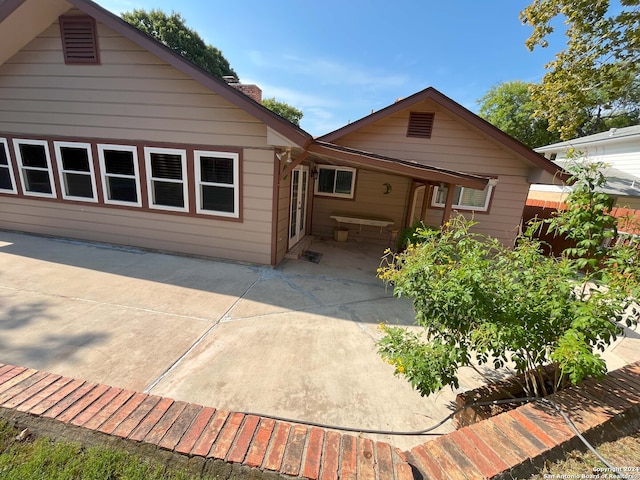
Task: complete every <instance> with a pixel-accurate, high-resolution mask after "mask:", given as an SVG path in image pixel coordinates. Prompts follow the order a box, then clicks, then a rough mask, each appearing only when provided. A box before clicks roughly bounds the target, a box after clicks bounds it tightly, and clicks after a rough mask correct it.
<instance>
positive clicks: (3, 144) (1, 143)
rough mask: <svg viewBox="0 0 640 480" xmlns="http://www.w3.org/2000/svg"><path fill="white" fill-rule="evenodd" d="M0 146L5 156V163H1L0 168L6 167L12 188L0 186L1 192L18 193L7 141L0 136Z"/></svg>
mask: <svg viewBox="0 0 640 480" xmlns="http://www.w3.org/2000/svg"><path fill="white" fill-rule="evenodd" d="M0 148H4V153H5V155H6V157H7V165H6V166H5V165H1V166H0V168H7V169H8V170H9V180H10V181H11V187H12V188H0V192H1V193H18V186H17V185H16V179H15V176H14V175H13V162H12V160H11V153H10V152H9V142H7V139H6V138H0Z"/></svg>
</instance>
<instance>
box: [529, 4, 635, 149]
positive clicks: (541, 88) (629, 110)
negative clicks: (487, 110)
mask: <svg viewBox="0 0 640 480" xmlns="http://www.w3.org/2000/svg"><path fill="white" fill-rule="evenodd" d="M620 3H621V4H622V8H619V7H618V6H617V5H616V6H614V7H611V6H610V2H609V1H608V0H534V1H533V2H532V3H531V5H529V6H527V7H526V8H525V9H524V10H523V11H522V12H521V13H520V20H521V21H522V23H524V24H527V25H529V26H531V27H532V28H533V31H532V33H531V36H530V37H529V38H528V39H527V41H526V42H525V44H526V46H527V48H529V50H533V49H534V48H536V47H543V48H545V47H547V46H548V43H547V37H548V36H549V35H550V34H551V33H552V32H553V30H554V23H555V22H554V20H555V19H556V18H557V17H561V18H562V20H563V21H564V25H566V32H565V34H566V37H567V44H566V48H565V49H564V50H563V51H561V52H559V53H558V54H557V55H556V58H555V60H553V61H552V62H550V63H549V64H547V65H546V66H545V68H546V69H547V73H546V75H545V76H544V77H543V79H542V83H541V84H538V85H534V86H533V87H532V88H531V99H532V100H533V101H534V102H535V103H536V104H537V109H536V111H535V113H534V116H535V117H536V118H538V119H540V120H546V121H548V124H549V129H550V130H551V131H554V132H557V133H559V134H560V136H561V137H562V139H565V140H568V139H572V138H575V137H578V136H584V135H588V134H591V133H596V132H600V131H605V130H607V129H609V128H612V127H620V126H628V125H635V124H636V123H638V120H639V119H640V103H639V97H638V94H639V92H638V87H639V84H638V83H639V82H638V79H639V76H638V63H639V60H640V22H638V18H639V16H640V12H639V8H638V4H639V2H637V1H636V0H625V1H622V2H620Z"/></svg>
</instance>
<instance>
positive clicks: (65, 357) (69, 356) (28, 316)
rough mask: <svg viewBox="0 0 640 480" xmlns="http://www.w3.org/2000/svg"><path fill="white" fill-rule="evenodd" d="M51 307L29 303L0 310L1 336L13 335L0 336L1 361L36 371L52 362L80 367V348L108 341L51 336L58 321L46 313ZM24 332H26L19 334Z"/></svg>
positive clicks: (82, 336) (95, 337) (87, 335)
mask: <svg viewBox="0 0 640 480" xmlns="http://www.w3.org/2000/svg"><path fill="white" fill-rule="evenodd" d="M50 306H51V305H50V304H49V303H48V302H31V303H23V304H21V305H19V306H12V307H9V308H8V309H6V310H5V309H0V311H3V313H2V314H1V315H0V332H9V331H11V332H12V333H11V335H6V334H0V361H2V362H8V363H11V364H14V365H21V366H25V367H31V368H38V369H42V368H45V367H48V366H49V365H50V364H51V362H65V363H69V364H73V363H77V364H80V363H82V362H83V360H82V359H81V358H74V357H75V356H76V354H78V353H79V350H80V349H81V348H83V347H91V346H95V345H98V344H101V343H104V342H106V341H107V339H108V336H109V335H107V334H105V333H97V332H96V333H91V332H78V333H71V334H69V333H54V332H55V331H56V329H57V325H56V321H57V320H58V318H57V317H55V316H54V315H51V314H50V313H49V312H48V311H49V309H50ZM23 328H24V329H25V332H24V334H20V330H21V329H23ZM16 333H17V334H19V335H16Z"/></svg>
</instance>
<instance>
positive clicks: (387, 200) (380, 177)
mask: <svg viewBox="0 0 640 480" xmlns="http://www.w3.org/2000/svg"><path fill="white" fill-rule="evenodd" d="M385 183H389V184H391V192H390V193H389V194H385V191H386V187H385V185H384V184H385ZM410 190H411V180H410V179H408V178H406V177H401V176H398V175H388V174H384V173H378V172H372V171H368V170H362V169H358V170H357V173H356V187H355V198H354V199H353V200H346V199H338V198H330V197H323V196H318V195H316V196H314V198H313V225H312V233H313V234H314V235H318V236H321V237H330V238H332V237H333V229H334V228H335V227H336V226H337V223H336V221H335V220H333V219H332V218H330V216H331V215H333V214H335V213H342V214H352V215H355V216H367V217H374V218H385V219H389V220H393V222H394V225H393V226H391V227H389V228H402V225H403V222H404V220H405V218H404V216H405V205H407V202H408V199H409V192H410ZM341 226H342V227H344V228H348V229H349V238H350V239H355V240H358V239H362V240H366V241H370V242H378V243H387V242H388V240H389V231H388V229H386V228H383V229H382V232H381V231H380V227H370V226H362V228H360V226H358V225H347V224H342V225H341Z"/></svg>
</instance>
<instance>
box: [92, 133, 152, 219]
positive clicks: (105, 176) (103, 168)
mask: <svg viewBox="0 0 640 480" xmlns="http://www.w3.org/2000/svg"><path fill="white" fill-rule="evenodd" d="M105 150H110V151H118V152H130V153H131V154H132V158H133V175H125V174H117V173H107V162H106V160H105V158H104V152H105ZM98 160H99V161H100V177H101V180H102V192H103V195H104V203H105V204H107V205H122V206H126V207H142V191H141V188H140V168H139V166H138V149H137V147H134V146H132V145H110V144H104V143H100V144H98ZM109 178H126V179H131V180H134V181H135V182H136V198H137V199H138V200H137V201H136V202H126V201H124V200H111V199H110V198H109Z"/></svg>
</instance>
